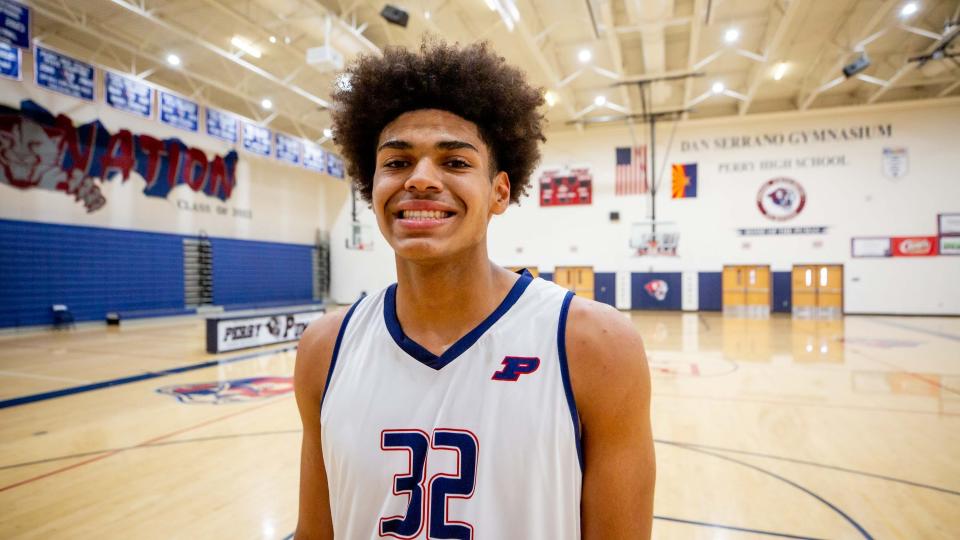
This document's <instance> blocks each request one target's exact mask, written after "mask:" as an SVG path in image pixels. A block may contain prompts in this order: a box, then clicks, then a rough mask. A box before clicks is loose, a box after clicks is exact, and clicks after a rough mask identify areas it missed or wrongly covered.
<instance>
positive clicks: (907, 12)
mask: <svg viewBox="0 0 960 540" xmlns="http://www.w3.org/2000/svg"><path fill="white" fill-rule="evenodd" d="M917 9H918V8H917V3H916V2H908V3H907V4H906V5H904V6H903V7H902V8H900V16H901V17H909V16H911V15H913V14H914V13H916V12H917Z"/></svg>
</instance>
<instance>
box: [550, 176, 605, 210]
mask: <svg viewBox="0 0 960 540" xmlns="http://www.w3.org/2000/svg"><path fill="white" fill-rule="evenodd" d="M592 198H593V178H592V177H591V176H590V171H589V170H588V169H572V170H570V171H564V172H560V171H546V172H544V173H543V176H541V177H540V206H568V205H572V204H590V202H591V199H592Z"/></svg>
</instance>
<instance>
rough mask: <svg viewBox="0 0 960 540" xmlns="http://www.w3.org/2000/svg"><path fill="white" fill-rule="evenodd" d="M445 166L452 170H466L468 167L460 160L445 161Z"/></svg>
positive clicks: (467, 164)
mask: <svg viewBox="0 0 960 540" xmlns="http://www.w3.org/2000/svg"><path fill="white" fill-rule="evenodd" d="M447 165H448V166H450V167H453V168H454V169H466V168H467V167H469V166H470V164H469V163H467V162H466V161H464V160H462V159H451V160H449V161H447Z"/></svg>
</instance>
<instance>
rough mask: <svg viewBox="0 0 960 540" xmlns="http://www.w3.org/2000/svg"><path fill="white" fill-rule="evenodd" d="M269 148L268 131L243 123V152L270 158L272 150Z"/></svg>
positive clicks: (269, 138)
mask: <svg viewBox="0 0 960 540" xmlns="http://www.w3.org/2000/svg"><path fill="white" fill-rule="evenodd" d="M270 146H271V137H270V130H269V129H267V128H265V127H262V126H258V125H256V124H251V123H250V122H243V149H244V150H246V151H247V152H252V153H254V154H257V155H260V156H265V157H270V154H272V153H273V149H272V148H271V147H270Z"/></svg>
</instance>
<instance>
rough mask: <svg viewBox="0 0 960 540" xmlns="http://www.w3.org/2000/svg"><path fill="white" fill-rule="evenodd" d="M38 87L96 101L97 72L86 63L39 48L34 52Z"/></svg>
mask: <svg viewBox="0 0 960 540" xmlns="http://www.w3.org/2000/svg"><path fill="white" fill-rule="evenodd" d="M33 58H34V77H35V78H36V82H37V86H39V87H41V88H46V89H47V90H53V91H54V92H59V93H61V94H66V95H68V96H72V97H75V98H80V99H85V100H87V101H93V100H94V88H95V80H96V76H97V70H96V69H94V67H93V66H92V65H90V64H88V63H86V62H81V61H80V60H77V59H75V58H70V57H69V56H65V55H62V54H60V53H58V52H54V51H51V50H50V49H45V48H43V47H40V46H37V47H36V49H35V50H34V52H33Z"/></svg>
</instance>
